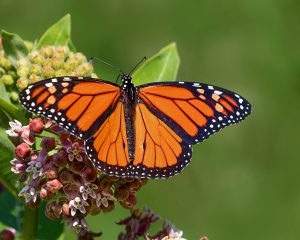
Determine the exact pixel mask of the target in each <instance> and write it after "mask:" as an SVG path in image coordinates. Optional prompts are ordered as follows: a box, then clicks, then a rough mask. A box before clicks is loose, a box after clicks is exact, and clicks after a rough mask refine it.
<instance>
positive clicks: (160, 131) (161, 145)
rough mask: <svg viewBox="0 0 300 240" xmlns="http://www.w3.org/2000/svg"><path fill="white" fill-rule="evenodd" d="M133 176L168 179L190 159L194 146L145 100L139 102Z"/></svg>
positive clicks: (136, 117) (136, 116)
mask: <svg viewBox="0 0 300 240" xmlns="http://www.w3.org/2000/svg"><path fill="white" fill-rule="evenodd" d="M135 114H136V115H135V132H136V138H135V158H134V161H133V167H132V171H131V174H132V176H134V177H147V178H168V177H170V176H173V175H175V174H177V173H179V172H180V171H181V170H182V169H183V168H184V167H185V166H186V165H187V164H188V163H189V161H190V158H191V156H192V149H191V145H190V144H188V143H186V142H184V141H183V139H182V138H181V137H180V136H178V135H177V134H176V133H175V132H174V131H173V130H172V129H170V128H169V127H168V126H167V125H166V124H165V123H164V122H163V121H162V120H160V119H159V118H158V117H157V116H155V115H153V114H152V113H151V112H150V111H149V110H148V108H147V107H146V106H145V104H143V103H138V104H137V105H136V113H135Z"/></svg>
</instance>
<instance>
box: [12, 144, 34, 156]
mask: <svg viewBox="0 0 300 240" xmlns="http://www.w3.org/2000/svg"><path fill="white" fill-rule="evenodd" d="M30 152H31V149H30V147H29V146H28V145H27V144H26V143H21V144H19V145H18V146H17V147H16V149H15V153H16V156H17V157H18V158H20V159H24V158H25V157H28V156H29V154H30Z"/></svg>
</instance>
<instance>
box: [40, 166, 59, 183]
mask: <svg viewBox="0 0 300 240" xmlns="http://www.w3.org/2000/svg"><path fill="white" fill-rule="evenodd" d="M43 174H44V176H45V177H46V178H47V179H54V178H57V177H58V170H57V168H56V166H54V164H53V163H52V162H50V163H48V164H46V165H45V166H44V173H43Z"/></svg>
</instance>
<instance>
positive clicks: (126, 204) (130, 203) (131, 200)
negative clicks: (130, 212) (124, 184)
mask: <svg viewBox="0 0 300 240" xmlns="http://www.w3.org/2000/svg"><path fill="white" fill-rule="evenodd" d="M120 204H121V205H122V207H124V208H128V209H131V208H133V207H134V206H135V204H136V196H135V195H133V194H130V195H129V197H128V198H127V199H126V200H125V201H122V202H120Z"/></svg>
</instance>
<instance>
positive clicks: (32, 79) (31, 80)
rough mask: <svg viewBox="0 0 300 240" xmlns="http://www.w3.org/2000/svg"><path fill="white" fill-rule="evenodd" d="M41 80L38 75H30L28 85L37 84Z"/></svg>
mask: <svg viewBox="0 0 300 240" xmlns="http://www.w3.org/2000/svg"><path fill="white" fill-rule="evenodd" d="M40 80H41V78H40V77H39V76H37V75H30V76H29V81H28V83H29V84H33V83H36V82H38V81H40Z"/></svg>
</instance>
